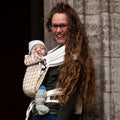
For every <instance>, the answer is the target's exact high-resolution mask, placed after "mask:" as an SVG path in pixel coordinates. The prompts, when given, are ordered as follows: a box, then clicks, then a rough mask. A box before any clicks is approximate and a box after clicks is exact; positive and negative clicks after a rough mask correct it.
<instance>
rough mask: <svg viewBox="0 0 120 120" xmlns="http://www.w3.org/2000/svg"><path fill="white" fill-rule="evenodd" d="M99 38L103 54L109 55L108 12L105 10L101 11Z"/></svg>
mask: <svg viewBox="0 0 120 120" xmlns="http://www.w3.org/2000/svg"><path fill="white" fill-rule="evenodd" d="M101 24H102V28H101V32H102V35H101V38H102V45H103V47H102V48H103V56H109V55H110V44H109V42H110V40H109V26H110V25H109V14H108V13H107V12H104V13H101Z"/></svg>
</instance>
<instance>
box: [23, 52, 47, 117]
mask: <svg viewBox="0 0 120 120" xmlns="http://www.w3.org/2000/svg"><path fill="white" fill-rule="evenodd" d="M40 61H42V56H40V55H39V54H38V53H37V52H35V53H34V54H31V55H25V59H24V64H25V65H26V66H28V67H29V65H33V64H36V63H39V62H40ZM39 64H41V66H40V67H42V63H39ZM40 69H42V68H40ZM40 72H42V71H40ZM40 74H41V73H40ZM35 96H36V97H35V102H36V104H35V107H36V110H37V111H38V113H39V115H45V114H47V113H48V112H49V108H48V107H47V106H45V105H44V103H45V97H46V88H45V86H43V85H41V86H40V88H39V89H38V92H37V93H36V95H35Z"/></svg>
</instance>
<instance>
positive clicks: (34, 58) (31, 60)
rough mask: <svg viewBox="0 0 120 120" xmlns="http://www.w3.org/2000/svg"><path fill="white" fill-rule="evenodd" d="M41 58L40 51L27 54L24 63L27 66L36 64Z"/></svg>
mask: <svg viewBox="0 0 120 120" xmlns="http://www.w3.org/2000/svg"><path fill="white" fill-rule="evenodd" d="M41 60H42V56H40V55H38V53H37V52H35V54H31V55H25V58H24V64H25V65H26V66H29V65H32V64H36V63H38V62H40V61H41Z"/></svg>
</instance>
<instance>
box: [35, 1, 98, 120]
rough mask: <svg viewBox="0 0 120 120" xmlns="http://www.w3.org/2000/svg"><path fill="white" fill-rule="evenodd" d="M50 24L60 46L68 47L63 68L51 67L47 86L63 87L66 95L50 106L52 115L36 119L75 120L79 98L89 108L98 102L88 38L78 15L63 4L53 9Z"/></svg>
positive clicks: (50, 30) (48, 25) (57, 96)
mask: <svg viewBox="0 0 120 120" xmlns="http://www.w3.org/2000/svg"><path fill="white" fill-rule="evenodd" d="M46 25H47V28H48V30H49V32H52V34H53V37H54V38H55V40H56V41H57V43H58V44H60V45H61V46H63V45H65V55H64V61H63V64H62V66H56V67H51V68H49V70H48V72H47V74H46V76H45V78H44V84H45V86H46V89H47V90H51V89H54V88H62V92H61V93H62V94H60V95H56V97H54V98H53V99H55V98H57V99H58V100H59V104H55V103H47V104H46V105H47V106H48V107H49V109H50V111H49V114H47V115H44V116H42V117H41V116H39V115H38V116H37V117H36V120H46V116H50V118H47V119H48V120H71V119H72V115H73V114H74V110H75V109H74V108H75V104H76V102H77V98H80V101H79V102H81V103H82V105H84V106H85V107H87V106H90V105H91V104H93V103H94V102H95V95H96V84H95V80H96V78H95V69H94V65H93V61H92V58H91V55H90V49H89V46H88V38H87V36H86V32H85V30H84V27H83V25H82V23H81V21H80V19H79V17H78V15H77V12H76V11H75V10H74V9H73V8H72V7H71V6H69V5H68V4H66V3H63V2H60V3H58V4H56V6H55V7H53V9H52V11H51V14H50V16H49V18H48V21H47V24H46ZM42 118H43V119H42Z"/></svg>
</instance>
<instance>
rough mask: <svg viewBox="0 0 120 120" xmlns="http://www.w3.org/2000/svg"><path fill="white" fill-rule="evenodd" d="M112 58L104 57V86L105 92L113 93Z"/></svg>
mask: <svg viewBox="0 0 120 120" xmlns="http://www.w3.org/2000/svg"><path fill="white" fill-rule="evenodd" d="M110 67H111V66H110V58H109V57H104V58H103V66H102V68H103V77H104V78H103V86H104V92H110V91H111V73H110V72H111V71H110V69H111V68H110Z"/></svg>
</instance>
